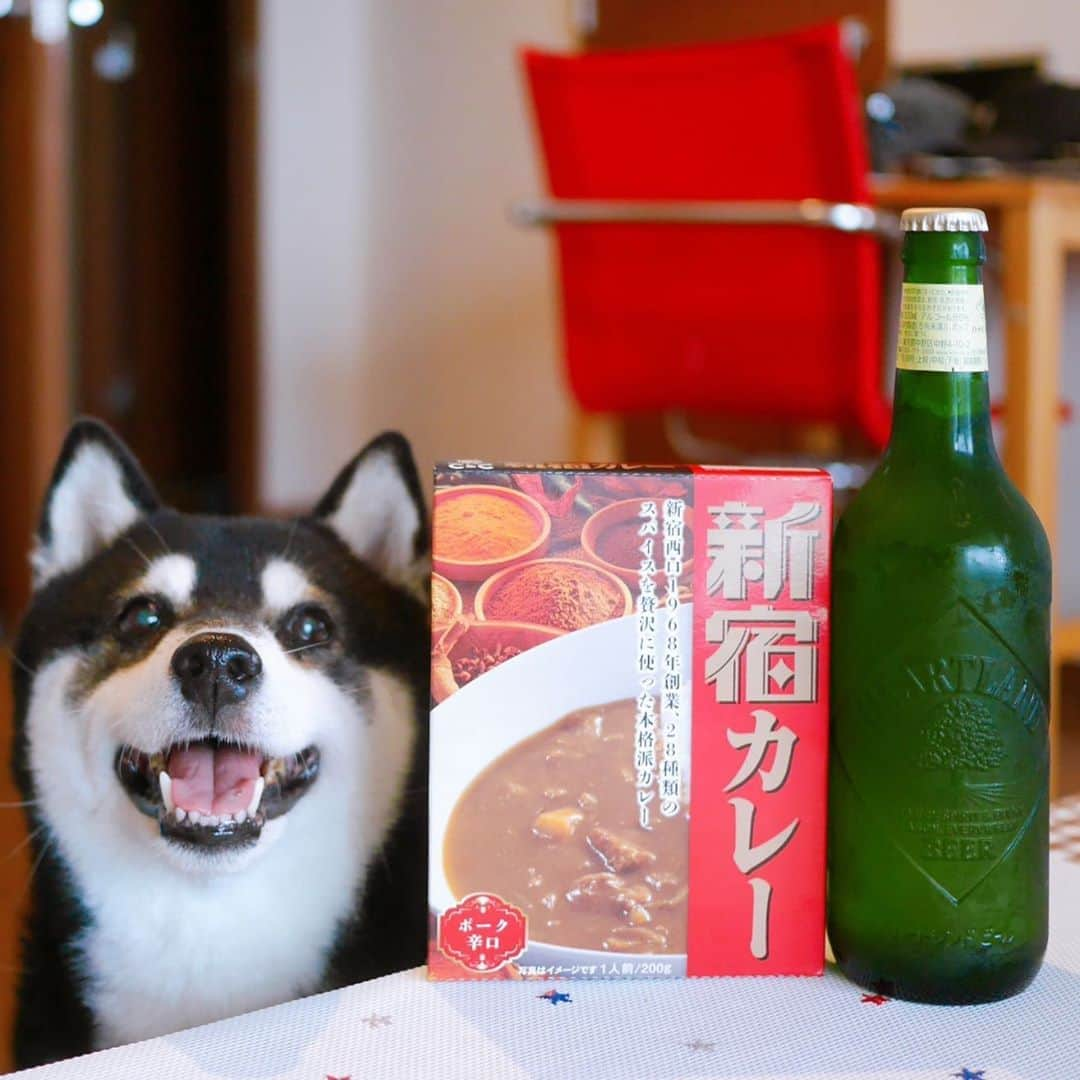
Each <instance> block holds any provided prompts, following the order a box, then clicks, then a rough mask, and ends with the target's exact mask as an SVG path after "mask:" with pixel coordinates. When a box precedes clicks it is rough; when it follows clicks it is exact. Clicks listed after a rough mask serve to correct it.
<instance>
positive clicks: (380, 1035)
mask: <svg viewBox="0 0 1080 1080" xmlns="http://www.w3.org/2000/svg"><path fill="white" fill-rule="evenodd" d="M1052 835H1053V843H1052V847H1053V851H1052V853H1051V878H1050V880H1051V911H1050V922H1051V932H1050V948H1049V951H1048V954H1047V960H1046V964H1045V965H1044V967H1043V969H1042V971H1041V972H1040V974H1039V976H1038V978H1037V979H1036V981H1035V983H1034V984H1033V986H1032V987H1031V988H1030V989H1029V990H1028V991H1026V992H1025V993H1023V994H1021V995H1019V996H1018V997H1015V998H1013V999H1011V1000H1009V1001H1004V1002H1000V1003H998V1004H995V1005H981V1006H975V1007H968V1008H941V1007H934V1006H926V1005H910V1004H907V1003H904V1002H899V1001H888V1000H882V999H878V998H875V997H873V996H872V995H867V994H863V993H862V992H861V991H860V990H859V988H858V987H855V986H853V985H852V984H851V983H849V982H847V981H846V980H845V979H844V978H843V977H842V976H841V975H839V974H838V973H837V972H836V971H833V970H830V971H828V972H827V973H826V975H825V977H824V978H823V979H801V978H789V979H764V978H760V979H709V980H706V979H695V980H689V981H679V982H610V983H599V982H588V983H585V982H581V983H572V982H570V983H554V984H550V985H549V984H547V983H534V982H524V983H522V982H501V983H429V982H428V981H427V980H426V979H425V977H424V972H423V970H422V969H418V970H416V971H408V972H404V973H402V974H400V975H392V976H389V977H388V978H385V979H379V980H376V981H375V982H370V983H365V984H363V985H360V986H354V987H350V988H348V989H346V990H340V991H336V992H334V993H330V994H322V995H319V996H317V997H312V998H307V999H305V1000H302V1001H295V1002H292V1003H290V1004H288V1005H281V1006H278V1007H277V1008H273V1009H265V1010H263V1011H261V1012H257V1013H250V1014H249V1015H247V1016H241V1017H237V1018H235V1019H232V1020H225V1021H222V1022H221V1023H218V1024H211V1025H208V1026H207V1027H202V1028H195V1029H192V1030H190V1031H185V1032H180V1033H178V1034H176V1035H168V1036H165V1037H163V1038H160V1039H153V1040H150V1041H149V1042H144V1043H138V1044H135V1045H132V1046H125V1047H120V1048H118V1049H115V1050H107V1051H104V1052H102V1053H99V1054H91V1055H89V1056H87V1057H84V1058H77V1059H74V1060H72V1061H67V1062H63V1063H61V1064H58V1065H52V1066H47V1067H45V1068H42V1069H33V1070H29V1071H27V1072H22V1073H18V1074H14V1075H17V1076H20V1077H42V1078H48V1080H126V1078H132V1080H134V1078H138V1080H210V1078H214V1080H219V1078H225V1077H227V1078H229V1080H286V1078H288V1080H335V1078H336V1080H346V1078H348V1080H375V1078H384V1077H386V1078H394V1080H398V1078H407V1080H414V1078H416V1080H420V1078H423V1077H433V1078H436V1077H437V1078H439V1080H452V1078H456V1077H460V1078H462V1080H478V1078H481V1077H507V1078H524V1077H551V1078H553V1080H567V1078H572V1077H585V1078H587V1080H602V1078H607V1077H612V1078H618V1080H628V1078H632V1077H641V1078H648V1080H661V1078H668V1077H686V1078H689V1077H718V1078H719V1077H725V1078H726V1077H731V1078H739V1080H762V1078H766V1077H768V1078H770V1080H779V1078H785V1080H788V1078H790V1080H796V1078H797V1080H817V1078H821V1080H824V1078H826V1077H827V1078H829V1080H900V1078H905V1080H906V1078H912V1080H914V1078H919V1080H949V1078H959V1080H1021V1078H1022V1080H1080V798H1077V799H1073V800H1071V801H1068V802H1063V803H1059V804H1057V805H1056V806H1055V807H1054V812H1053V818H1052Z"/></svg>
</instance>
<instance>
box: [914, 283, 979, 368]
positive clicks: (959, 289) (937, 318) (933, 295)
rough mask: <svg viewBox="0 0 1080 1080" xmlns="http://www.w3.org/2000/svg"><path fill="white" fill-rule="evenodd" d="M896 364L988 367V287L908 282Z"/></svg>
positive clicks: (934, 366)
mask: <svg viewBox="0 0 1080 1080" xmlns="http://www.w3.org/2000/svg"><path fill="white" fill-rule="evenodd" d="M896 366H897V367H898V368H901V369H902V370H904V371H986V370H987V367H988V365H987V362H986V305H985V303H984V300H983V287H982V286H981V285H923V284H916V283H914V282H910V281H906V282H904V285H903V291H902V292H901V298H900V329H899V333H898V336H897V340H896Z"/></svg>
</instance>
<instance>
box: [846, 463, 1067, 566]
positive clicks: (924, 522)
mask: <svg viewBox="0 0 1080 1080" xmlns="http://www.w3.org/2000/svg"><path fill="white" fill-rule="evenodd" d="M898 546H899V547H903V548H905V549H908V550H911V551H913V552H918V551H922V552H924V553H925V554H926V555H927V556H934V555H941V554H942V553H946V552H964V551H972V550H975V549H987V550H988V551H993V552H996V553H998V555H999V556H1008V558H1009V559H1011V560H1020V561H1023V562H1025V563H1030V564H1034V565H1043V566H1045V568H1046V571H1047V573H1049V570H1050V543H1049V540H1048V539H1047V536H1046V530H1045V529H1044V528H1043V526H1042V522H1041V521H1040V520H1039V518H1038V515H1037V514H1036V513H1035V511H1034V510H1033V509H1032V508H1031V505H1030V504H1029V503H1028V501H1027V500H1026V499H1025V498H1024V497H1023V496H1022V495H1021V494H1020V492H1019V491H1018V490H1017V488H1016V486H1015V485H1014V484H1013V483H1012V481H1011V480H1010V479H1009V477H1008V476H1007V475H1006V473H1005V471H1004V469H1002V468H1001V467H1000V466H999V465H997V464H996V463H979V464H978V465H977V466H976V467H949V466H944V467H941V468H933V467H926V468H905V467H903V466H898V465H897V464H896V463H894V462H892V461H890V459H889V458H888V457H886V458H885V459H883V461H882V462H881V464H880V465H879V466H878V468H877V469H876V470H875V471H874V473H873V475H872V476H871V477H870V479H869V480H868V481H867V483H866V484H865V485H864V486H863V488H862V489H861V490H860V491H859V492H858V493H857V494H856V495H855V497H854V498H853V499H852V501H851V503H850V504H849V505H848V506H847V508H846V509H845V510H844V512H843V514H842V515H841V517H840V520H839V522H838V523H837V528H836V536H835V540H834V564H835V562H837V561H842V560H843V559H844V558H845V557H847V555H848V553H849V552H852V553H855V554H857V553H858V552H860V551H861V552H864V553H867V554H869V553H870V552H872V551H874V550H882V549H894V548H896V547H898Z"/></svg>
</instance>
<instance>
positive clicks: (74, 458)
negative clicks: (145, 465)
mask: <svg viewBox="0 0 1080 1080" xmlns="http://www.w3.org/2000/svg"><path fill="white" fill-rule="evenodd" d="M159 505H160V503H159V501H158V497H157V495H156V494H155V493H154V489H153V488H152V487H151V486H150V483H149V481H148V480H147V479H146V477H145V476H144V475H143V472H142V470H141V469H140V468H139V465H138V463H137V462H136V460H135V458H134V457H133V456H132V454H131V451H130V450H128V448H127V447H126V446H125V445H124V444H123V443H122V442H121V441H120V440H119V439H118V438H117V437H116V436H115V435H114V434H113V433H112V432H111V431H110V430H109V429H108V428H107V427H105V425H104V424H101V423H99V422H98V421H97V420H89V419H86V420H77V421H76V422H75V423H74V425H72V428H71V430H70V431H69V432H68V435H67V438H66V439H65V440H64V445H63V447H62V448H61V450H60V457H59V458H58V459H57V462H56V466H55V468H54V469H53V475H52V480H51V481H50V482H49V489H48V491H47V492H46V495H45V505H44V507H43V509H42V513H41V521H40V523H39V525H38V531H37V541H36V544H35V547H34V553H33V555H32V556H31V563H32V565H33V569H34V588H35V589H37V588H40V587H41V586H42V585H44V584H45V583H46V582H47V581H50V580H51V579H52V578H54V577H56V576H57V575H59V574H65V573H68V572H69V571H71V570H75V569H76V568H78V567H79V566H81V565H82V564H83V563H85V562H86V561H87V559H89V558H90V557H91V556H92V555H94V554H95V553H96V552H98V551H100V550H101V549H102V548H104V547H106V546H108V545H109V544H111V543H112V541H113V540H115V539H116V538H117V537H118V536H119V535H120V534H121V533H122V532H125V531H126V530H127V529H129V528H130V527H131V526H132V525H133V524H134V523H135V522H136V521H137V520H138V519H139V518H140V517H142V515H144V514H148V513H150V512H151V511H153V510H156V509H157V508H158V506H159Z"/></svg>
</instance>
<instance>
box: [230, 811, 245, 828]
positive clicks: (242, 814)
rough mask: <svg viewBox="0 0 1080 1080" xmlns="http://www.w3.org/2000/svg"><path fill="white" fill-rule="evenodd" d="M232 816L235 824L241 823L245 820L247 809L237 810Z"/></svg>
mask: <svg viewBox="0 0 1080 1080" xmlns="http://www.w3.org/2000/svg"><path fill="white" fill-rule="evenodd" d="M233 818H234V819H235V820H236V824H237V825H243V824H244V822H245V821H247V811H246V810H237V812H236V813H235V814H233Z"/></svg>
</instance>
